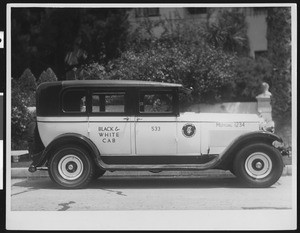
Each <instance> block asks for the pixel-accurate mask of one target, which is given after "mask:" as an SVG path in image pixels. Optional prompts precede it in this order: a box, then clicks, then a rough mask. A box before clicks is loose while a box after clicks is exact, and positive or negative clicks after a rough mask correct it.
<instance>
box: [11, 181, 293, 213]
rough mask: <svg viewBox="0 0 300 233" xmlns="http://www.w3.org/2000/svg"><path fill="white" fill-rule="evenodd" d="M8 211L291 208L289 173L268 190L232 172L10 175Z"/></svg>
mask: <svg viewBox="0 0 300 233" xmlns="http://www.w3.org/2000/svg"><path fill="white" fill-rule="evenodd" d="M11 184H12V190H11V192H12V194H11V209H12V210H18V211H19V210H29V211H33V210H46V211H75V210H88V211H90V210H236V209H237V210H241V209H290V208H292V176H285V177H281V178H280V180H279V181H278V182H277V183H276V184H275V185H273V186H272V187H271V188H266V189H250V188H245V187H242V185H241V184H239V183H238V182H237V180H236V179H235V178H234V177H233V176H217V177H212V176H194V177H188V176H183V177H171V176H163V177H158V176H156V177H151V176H139V177H118V176H116V177H105V176H104V177H102V178H100V179H98V180H96V181H94V182H93V183H91V184H90V185H88V186H87V187H86V188H85V189H79V190H66V189H60V188H58V187H57V186H56V185H55V184H54V183H53V182H52V181H51V180H50V179H49V178H30V179H12V183H11Z"/></svg>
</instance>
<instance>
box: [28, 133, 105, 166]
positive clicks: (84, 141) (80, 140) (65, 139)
mask: <svg viewBox="0 0 300 233" xmlns="http://www.w3.org/2000/svg"><path fill="white" fill-rule="evenodd" d="M67 144H75V145H79V146H82V147H83V148H85V149H86V150H87V151H88V152H89V154H90V155H91V156H92V158H93V159H94V161H95V163H96V164H97V166H99V167H100V165H99V161H100V152H99V150H98V148H97V147H96V146H95V144H94V143H93V142H92V141H91V140H90V139H89V138H87V137H85V136H83V135H81V134H75V133H67V134H62V135H59V136H57V137H56V138H55V139H54V140H53V141H52V142H51V143H50V144H49V145H48V146H47V147H46V148H45V150H44V151H43V153H42V154H41V156H40V159H39V160H38V161H37V162H36V163H33V164H32V165H33V166H34V167H39V166H42V165H43V164H45V162H46V161H47V160H49V159H50V157H51V155H52V154H53V153H54V152H55V150H56V149H57V148H59V147H61V146H64V145H67ZM100 168H102V167H100Z"/></svg>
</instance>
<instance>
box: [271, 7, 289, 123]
mask: <svg viewBox="0 0 300 233" xmlns="http://www.w3.org/2000/svg"><path fill="white" fill-rule="evenodd" d="M267 24H268V31H267V39H268V58H269V60H270V61H271V63H272V65H273V74H272V80H271V83H270V86H271V89H270V90H271V92H272V93H273V98H272V108H273V115H274V118H275V119H276V120H279V121H282V120H284V119H286V118H290V117H291V9H290V8H289V7H280V8H268V17H267Z"/></svg>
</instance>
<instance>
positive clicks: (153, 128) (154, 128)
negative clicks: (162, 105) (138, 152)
mask: <svg viewBox="0 0 300 233" xmlns="http://www.w3.org/2000/svg"><path fill="white" fill-rule="evenodd" d="M151 131H160V126H151Z"/></svg>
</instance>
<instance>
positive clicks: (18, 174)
mask: <svg viewBox="0 0 300 233" xmlns="http://www.w3.org/2000/svg"><path fill="white" fill-rule="evenodd" d="M291 175H292V165H286V166H284V168H283V172H282V176H291ZM125 176H126V177H130V176H134V177H139V176H148V177H166V176H168V177H172V176H173V177H176V176H233V175H232V174H231V173H230V172H229V171H223V170H204V171H163V172H160V173H151V172H148V171H115V172H106V173H105V174H104V176H103V177H125ZM45 177H49V175H48V171H45V170H43V171H36V172H34V173H31V172H29V171H28V168H11V178H12V179H16V178H45Z"/></svg>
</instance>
